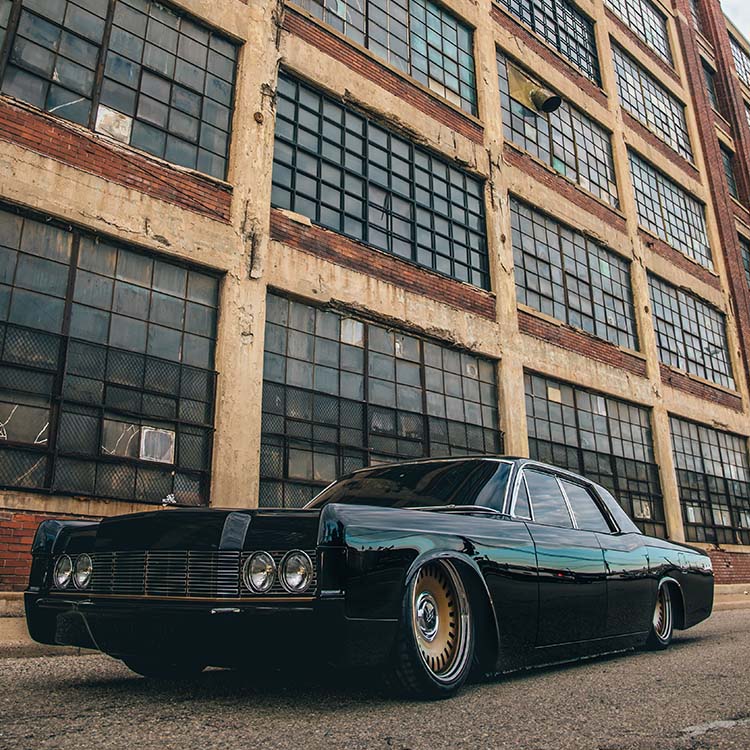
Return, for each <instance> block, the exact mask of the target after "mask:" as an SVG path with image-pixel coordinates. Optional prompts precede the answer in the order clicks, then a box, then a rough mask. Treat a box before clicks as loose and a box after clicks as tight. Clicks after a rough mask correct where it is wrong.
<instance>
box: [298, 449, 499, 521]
mask: <svg viewBox="0 0 750 750" xmlns="http://www.w3.org/2000/svg"><path fill="white" fill-rule="evenodd" d="M510 471H511V464H510V463H508V462H507V461H496V460H487V459H477V458H474V459H464V460H457V461H423V462H420V463H414V464H393V465H389V466H380V467H374V468H372V469H367V470H365V471H358V472H357V473H355V474H351V475H349V476H347V477H343V478H342V479H340V480H339V481H338V482H335V483H334V484H332V485H331V486H330V487H327V488H326V489H325V490H323V492H321V493H320V494H319V495H318V496H317V497H316V498H314V499H313V500H311V501H310V503H309V504H308V506H307V507H308V508H322V507H323V506H324V505H328V503H346V504H349V505H377V506H380V507H383V508H431V507H444V506H449V505H481V506H485V507H489V508H495V509H496V510H502V508H501V505H502V502H503V498H504V496H505V487H506V485H507V483H508V477H509V476H510Z"/></svg>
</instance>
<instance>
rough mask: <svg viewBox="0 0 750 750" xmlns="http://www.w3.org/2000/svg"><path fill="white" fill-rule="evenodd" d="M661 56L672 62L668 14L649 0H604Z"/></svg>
mask: <svg viewBox="0 0 750 750" xmlns="http://www.w3.org/2000/svg"><path fill="white" fill-rule="evenodd" d="M604 2H605V5H607V6H609V7H610V8H611V9H612V10H613V11H614V12H615V13H616V14H617V15H618V16H619V17H620V18H621V19H622V20H623V21H624V22H625V24H626V25H627V26H628V28H630V29H631V31H633V33H634V34H635V35H636V36H638V37H639V38H640V39H641V40H642V41H644V42H645V43H646V44H647V45H648V46H649V47H650V48H651V49H652V50H653V51H654V52H656V54H657V55H659V57H661V58H662V60H664V61H665V62H667V63H669V64H670V65H671V64H672V50H671V49H670V46H669V32H668V31H667V19H666V16H665V15H664V14H663V13H662V12H661V11H660V10H658V8H656V6H655V5H653V3H650V2H649V0H604Z"/></svg>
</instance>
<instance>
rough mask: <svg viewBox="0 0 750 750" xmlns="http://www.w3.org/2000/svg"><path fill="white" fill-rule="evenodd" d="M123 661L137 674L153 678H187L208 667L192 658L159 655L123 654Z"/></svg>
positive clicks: (195, 675)
mask: <svg viewBox="0 0 750 750" xmlns="http://www.w3.org/2000/svg"><path fill="white" fill-rule="evenodd" d="M122 661H123V662H124V664H125V666H126V667H128V669H130V670H132V671H133V672H135V673H136V674H139V675H141V676H142V677H149V678H151V679H153V680H186V679H189V678H191V677H197V676H198V675H199V674H200V673H201V672H202V671H203V670H204V669H205V668H206V665H205V664H201V663H200V662H196V661H192V660H190V659H177V658H171V659H170V658H164V657H157V656H123V657H122Z"/></svg>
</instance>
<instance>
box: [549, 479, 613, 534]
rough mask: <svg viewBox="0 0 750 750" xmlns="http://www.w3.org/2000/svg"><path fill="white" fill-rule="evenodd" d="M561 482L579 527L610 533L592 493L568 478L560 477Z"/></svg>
mask: <svg viewBox="0 0 750 750" xmlns="http://www.w3.org/2000/svg"><path fill="white" fill-rule="evenodd" d="M560 483H561V484H562V486H563V489H564V490H565V494H566V495H567V496H568V502H569V503H570V507H571V509H572V511H573V515H574V516H575V519H576V524H577V525H578V528H579V529H585V530H586V531H601V532H604V533H607V534H608V533H610V532H611V531H612V529H610V527H609V524H608V523H607V519H606V518H605V517H604V515H603V514H602V512H601V510H600V509H599V506H598V505H597V504H596V500H594V498H593V497H592V496H591V493H590V492H589V491H588V490H587V489H586V488H585V487H583V486H582V485H580V484H576V483H575V482H570V481H568V480H567V479H562V478H561V479H560Z"/></svg>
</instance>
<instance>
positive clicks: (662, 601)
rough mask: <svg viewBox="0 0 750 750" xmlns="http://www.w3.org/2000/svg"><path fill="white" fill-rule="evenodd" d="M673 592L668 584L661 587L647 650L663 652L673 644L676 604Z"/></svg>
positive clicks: (647, 641)
mask: <svg viewBox="0 0 750 750" xmlns="http://www.w3.org/2000/svg"><path fill="white" fill-rule="evenodd" d="M672 596H673V593H672V590H671V587H670V586H669V585H668V584H667V583H662V584H660V585H659V592H658V594H657V595H656V604H655V605H654V615H653V618H652V619H651V632H650V633H649V634H648V639H647V640H646V648H647V649H650V650H651V651H661V650H662V649H665V648H667V647H668V646H669V644H670V643H672V636H673V635H674V603H673V601H672Z"/></svg>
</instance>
